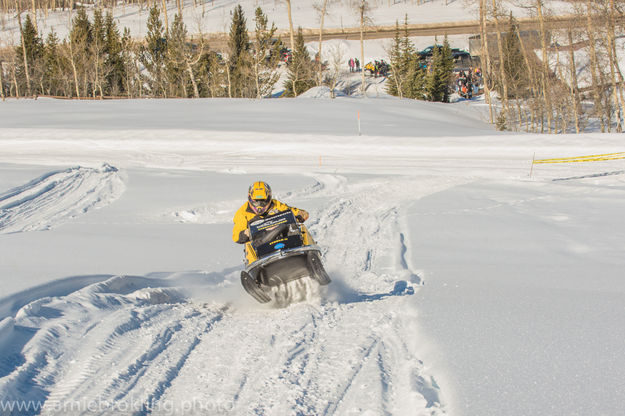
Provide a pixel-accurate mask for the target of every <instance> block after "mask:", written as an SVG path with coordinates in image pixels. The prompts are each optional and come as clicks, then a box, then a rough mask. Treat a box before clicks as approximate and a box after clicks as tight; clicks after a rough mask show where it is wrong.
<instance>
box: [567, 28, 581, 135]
mask: <svg viewBox="0 0 625 416" xmlns="http://www.w3.org/2000/svg"><path fill="white" fill-rule="evenodd" d="M568 36H569V64H570V65H569V68H570V73H571V99H572V100H573V115H574V117H575V132H576V133H579V132H580V125H579V89H578V82H577V68H576V66H575V51H574V50H573V30H572V29H571V28H569V30H568Z"/></svg>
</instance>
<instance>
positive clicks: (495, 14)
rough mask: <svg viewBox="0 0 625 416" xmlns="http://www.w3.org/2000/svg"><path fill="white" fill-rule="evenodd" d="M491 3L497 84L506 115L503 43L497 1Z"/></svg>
mask: <svg viewBox="0 0 625 416" xmlns="http://www.w3.org/2000/svg"><path fill="white" fill-rule="evenodd" d="M492 3H493V11H492V12H493V18H494V19H495V31H496V32H497V51H498V54H499V82H501V88H502V95H503V96H502V97H501V100H502V102H503V109H502V111H503V112H504V114H507V113H508V81H507V79H506V71H505V70H504V62H503V61H504V54H503V42H502V40H501V27H500V26H499V7H498V5H497V0H492Z"/></svg>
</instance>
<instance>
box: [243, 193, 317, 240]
mask: <svg viewBox="0 0 625 416" xmlns="http://www.w3.org/2000/svg"><path fill="white" fill-rule="evenodd" d="M289 209H290V210H291V212H293V215H294V216H295V218H297V220H298V221H299V222H304V221H306V220H307V219H308V212H306V211H304V210H303V209H298V208H293V207H290V206H288V205H287V204H285V203H283V202H280V201H278V200H277V199H272V200H271V205H270V206H269V209H267V211H265V213H264V214H260V215H259V214H257V213H255V212H254V211H252V209H251V208H250V204H249V203H248V202H246V203H245V204H243V205H241V208H239V209H238V211H237V212H236V214H234V219H233V221H234V227H233V228H232V240H233V241H234V242H235V243H238V244H244V243H246V242H247V241H248V240H249V238H248V236H247V235H245V230H247V227H248V224H249V223H250V222H251V221H252V220H257V219H261V218H266V217H267V216H269V215H274V214H277V213H279V212H283V211H286V210H289Z"/></svg>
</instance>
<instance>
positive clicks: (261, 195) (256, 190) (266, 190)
mask: <svg viewBox="0 0 625 416" xmlns="http://www.w3.org/2000/svg"><path fill="white" fill-rule="evenodd" d="M247 200H248V201H249V203H250V207H251V208H252V209H253V210H254V212H256V213H257V214H262V213H264V212H265V211H266V210H267V208H269V205H271V188H270V187H269V185H268V184H267V183H265V182H262V181H258V182H254V183H253V184H252V185H250V189H249V190H248V192H247Z"/></svg>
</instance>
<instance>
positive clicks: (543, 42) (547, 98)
mask: <svg viewBox="0 0 625 416" xmlns="http://www.w3.org/2000/svg"><path fill="white" fill-rule="evenodd" d="M542 2H543V0H536V8H537V11H538V21H539V23H540V46H541V49H542V52H543V71H542V75H541V84H542V89H543V99H544V102H545V108H546V111H547V129H548V131H549V133H551V119H552V116H553V114H552V109H551V93H550V91H548V87H549V85H548V77H549V58H548V56H547V32H546V31H545V18H544V15H543V7H542Z"/></svg>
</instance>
